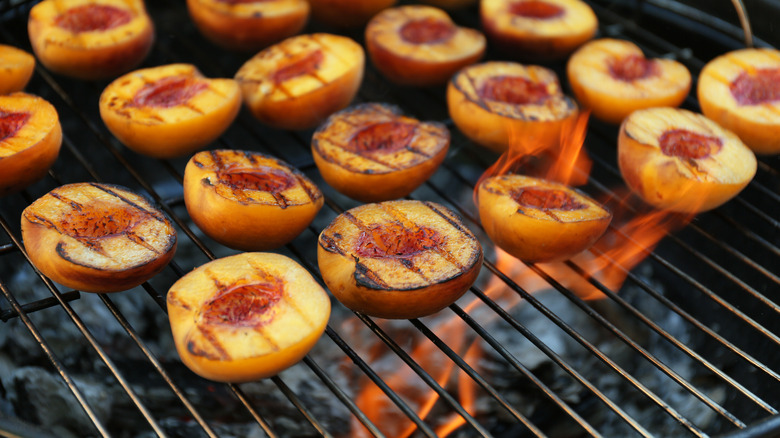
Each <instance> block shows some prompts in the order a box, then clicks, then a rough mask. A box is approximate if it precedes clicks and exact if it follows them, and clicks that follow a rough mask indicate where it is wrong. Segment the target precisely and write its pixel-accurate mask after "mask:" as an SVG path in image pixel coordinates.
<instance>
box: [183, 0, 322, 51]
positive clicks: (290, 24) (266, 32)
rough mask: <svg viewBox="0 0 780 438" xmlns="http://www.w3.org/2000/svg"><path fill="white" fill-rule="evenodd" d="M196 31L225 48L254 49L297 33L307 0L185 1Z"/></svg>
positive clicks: (303, 23)
mask: <svg viewBox="0 0 780 438" xmlns="http://www.w3.org/2000/svg"><path fill="white" fill-rule="evenodd" d="M187 10H188V11H189V13H190V17H192V21H193V22H194V23H195V26H197V28H198V30H200V32H201V33H202V34H203V35H204V36H205V37H206V38H208V39H209V40H211V41H212V42H213V43H215V44H217V45H219V46H221V47H223V48H225V49H228V50H242V51H257V50H260V49H262V48H264V47H267V46H269V45H271V44H273V43H276V42H279V41H281V40H283V39H285V38H288V37H291V36H293V35H295V34H297V33H298V32H300V31H301V30H302V29H303V27H304V26H306V21H308V19H309V2H307V1H306V0H254V1H250V0H243V1H235V0H187Z"/></svg>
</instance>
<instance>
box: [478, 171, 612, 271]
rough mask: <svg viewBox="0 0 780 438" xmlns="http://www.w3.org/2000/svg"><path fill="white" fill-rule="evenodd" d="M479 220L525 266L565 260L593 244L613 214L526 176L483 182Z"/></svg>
mask: <svg viewBox="0 0 780 438" xmlns="http://www.w3.org/2000/svg"><path fill="white" fill-rule="evenodd" d="M477 190H478V192H477V193H478V196H479V218H480V221H481V222H482V226H483V227H484V228H485V232H486V233H487V234H488V236H489V237H490V239H491V240H492V241H493V242H494V243H495V244H496V245H498V246H499V247H501V248H502V249H503V250H505V251H506V252H507V253H509V254H511V255H513V256H515V257H517V258H518V259H520V260H524V261H527V262H552V261H561V260H567V259H569V258H571V257H573V256H574V255H576V254H578V253H580V252H582V251H584V250H586V249H587V248H589V247H590V246H591V245H593V243H595V242H596V241H597V240H598V239H599V237H601V235H602V234H604V231H606V229H607V227H608V226H609V223H610V222H611V221H612V213H610V212H609V211H608V210H607V209H605V208H604V207H603V206H601V204H599V203H598V202H596V201H594V200H593V199H591V198H589V197H588V196H586V195H584V194H582V193H581V192H579V191H577V190H575V189H573V188H571V187H569V186H567V185H565V184H560V183H557V182H553V181H547V180H544V179H540V178H534V177H530V176H525V175H516V174H507V175H498V176H492V177H489V178H485V179H484V180H482V182H481V183H480V184H479V187H478V189H477Z"/></svg>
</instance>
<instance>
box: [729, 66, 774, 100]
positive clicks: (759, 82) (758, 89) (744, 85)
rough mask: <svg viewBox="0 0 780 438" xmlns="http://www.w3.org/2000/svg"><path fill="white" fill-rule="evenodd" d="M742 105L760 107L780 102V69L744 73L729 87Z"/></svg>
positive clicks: (763, 69) (764, 69)
mask: <svg viewBox="0 0 780 438" xmlns="http://www.w3.org/2000/svg"><path fill="white" fill-rule="evenodd" d="M729 89H730V90H731V94H732V96H734V99H736V100H737V103H738V104H740V105H760V104H762V103H771V102H776V101H778V100H780V68H762V69H758V70H756V71H755V72H754V73H753V74H750V73H748V72H743V73H742V74H740V75H739V76H737V78H736V79H734V81H732V82H731V85H730V86H729Z"/></svg>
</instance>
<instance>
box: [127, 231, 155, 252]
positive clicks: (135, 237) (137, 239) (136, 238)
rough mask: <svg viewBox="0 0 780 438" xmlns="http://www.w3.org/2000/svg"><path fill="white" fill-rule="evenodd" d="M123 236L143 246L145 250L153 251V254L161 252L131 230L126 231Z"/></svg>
mask: <svg viewBox="0 0 780 438" xmlns="http://www.w3.org/2000/svg"><path fill="white" fill-rule="evenodd" d="M125 237H127V238H128V239H129V240H130V241H132V242H133V243H135V244H136V245H140V246H143V247H144V248H146V249H147V250H149V251H151V252H153V253H155V254H162V253H161V252H160V251H158V250H157V249H155V248H154V247H153V246H152V245H150V244H149V243H148V242H146V239H144V238H143V237H142V236H139V235H138V234H136V233H134V232H133V231H127V232H125Z"/></svg>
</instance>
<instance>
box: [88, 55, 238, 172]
mask: <svg viewBox="0 0 780 438" xmlns="http://www.w3.org/2000/svg"><path fill="white" fill-rule="evenodd" d="M99 107H100V117H101V118H102V119H103V122H104V123H105V124H106V127H107V128H108V130H109V131H111V133H112V134H114V136H116V138H117V139H119V141H120V142H122V143H123V144H124V145H125V146H127V147H128V148H130V149H132V150H133V151H135V152H138V153H139V154H143V155H148V156H150V157H155V158H173V157H178V156H181V155H186V154H189V153H191V152H193V151H195V150H198V149H200V148H202V147H204V146H206V145H207V144H209V143H211V142H212V141H214V140H215V139H216V138H217V137H219V136H220V135H221V134H222V133H223V132H224V131H225V130H226V129H227V128H228V127H229V126H230V124H231V123H233V120H235V118H236V116H237V115H238V112H239V110H240V109H241V90H240V89H239V87H238V83H236V81H234V80H233V79H221V78H220V79H211V78H206V77H204V76H203V75H202V74H201V73H200V72H199V71H198V69H197V68H195V66H193V65H191V64H169V65H163V66H159V67H151V68H145V69H141V70H136V71H134V72H131V73H128V74H126V75H124V76H121V77H119V78H117V79H116V80H114V81H113V82H111V83H110V84H109V85H108V86H107V87H106V88H105V90H103V93H102V94H101V95H100V102H99Z"/></svg>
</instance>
